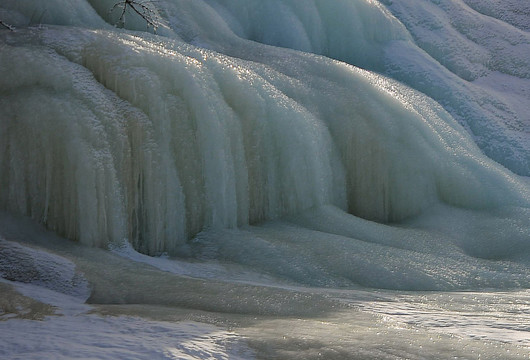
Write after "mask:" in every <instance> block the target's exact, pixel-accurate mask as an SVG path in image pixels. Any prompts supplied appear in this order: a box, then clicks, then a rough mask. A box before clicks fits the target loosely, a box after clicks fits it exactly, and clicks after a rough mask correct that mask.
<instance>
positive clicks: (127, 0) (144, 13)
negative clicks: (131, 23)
mask: <svg viewBox="0 0 530 360" xmlns="http://www.w3.org/2000/svg"><path fill="white" fill-rule="evenodd" d="M146 4H149V5H152V4H153V2H152V1H149V0H147V1H141V0H123V1H120V2H117V3H116V4H114V6H113V7H112V9H110V11H109V12H112V11H114V9H116V8H121V10H122V11H121V15H120V17H119V18H118V22H121V23H122V24H125V13H126V12H127V9H128V8H130V9H131V10H132V11H134V12H135V13H136V14H138V15H139V16H140V17H141V18H142V19H144V20H145V22H146V23H147V27H149V26H151V27H152V28H153V30H154V31H156V29H157V28H158V26H159V19H158V16H157V13H156V11H155V10H154V9H153V8H152V7H150V6H148V5H146Z"/></svg>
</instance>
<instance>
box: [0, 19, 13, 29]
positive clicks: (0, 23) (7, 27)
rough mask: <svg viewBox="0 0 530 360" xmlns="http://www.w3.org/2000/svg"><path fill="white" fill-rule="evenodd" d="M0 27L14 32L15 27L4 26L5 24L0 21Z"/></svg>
mask: <svg viewBox="0 0 530 360" xmlns="http://www.w3.org/2000/svg"><path fill="white" fill-rule="evenodd" d="M0 25H2V26H3V27H5V28H6V29H9V30H11V31H15V27H14V26H13V25H9V24H6V23H5V22H3V21H2V20H0Z"/></svg>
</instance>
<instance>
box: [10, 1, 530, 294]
mask: <svg viewBox="0 0 530 360" xmlns="http://www.w3.org/2000/svg"><path fill="white" fill-rule="evenodd" d="M78 3H79V6H73V5H71V6H70V5H69V6H66V7H63V6H61V4H62V3H61V2H57V3H56V4H57V5H56V6H51V5H50V7H49V8H48V9H47V10H48V11H47V12H46V17H44V16H43V17H42V19H41V21H40V22H41V23H42V22H48V23H49V24H48V25H41V26H38V27H29V28H28V27H26V26H25V25H26V24H28V23H32V22H33V20H32V19H31V16H32V15H31V14H33V13H34V12H38V11H40V9H41V8H40V6H42V4H41V3H38V2H26V1H23V2H20V3H19V2H10V1H8V2H5V3H3V5H2V14H8V16H10V18H11V16H12V19H13V23H14V25H15V26H17V30H16V31H14V32H10V31H7V30H5V31H1V32H0V65H1V66H0V89H1V90H0V91H1V95H2V96H1V97H0V108H1V109H2V111H1V112H0V147H1V148H0V189H1V190H0V206H1V207H2V208H3V209H7V210H9V211H11V212H15V213H21V214H25V215H29V216H31V217H32V218H34V219H36V220H37V221H40V222H42V223H44V224H45V225H46V226H48V227H49V228H50V229H53V230H55V231H56V232H58V233H59V234H61V235H63V236H66V237H68V238H71V239H74V240H79V241H80V242H81V243H83V244H87V245H92V246H101V247H107V246H108V245H109V244H114V245H120V244H122V243H123V241H130V242H131V243H132V245H133V247H134V248H135V249H137V250H139V251H141V252H143V253H147V254H151V255H157V254H161V253H164V252H168V253H170V254H172V255H180V256H186V257H187V256H192V257H195V258H200V259H210V260H211V259H215V260H223V261H227V262H233V263H236V264H239V265H242V266H243V267H247V268H253V269H257V270H258V271H262V272H263V273H266V274H273V275H274V276H278V277H281V278H283V279H287V280H289V281H295V282H297V283H303V284H317V285H322V286H352V285H354V284H362V285H366V286H374V287H385V288H401V289H406V288H409V289H410V288H414V289H444V288H449V289H453V288H468V287H477V286H478V287H479V286H493V287H517V286H527V285H528V268H527V267H525V265H524V264H527V263H528V253H529V247H530V245H529V243H528V239H529V238H530V224H528V208H529V207H530V189H529V183H528V180H527V179H526V178H523V177H520V176H517V175H515V174H513V173H512V172H510V171H509V170H507V169H506V168H504V167H503V166H501V165H499V164H498V163H496V162H495V161H493V160H491V159H490V158H488V157H486V156H484V155H483V154H482V152H481V150H480V149H479V147H477V145H476V144H475V142H474V138H473V137H472V136H471V135H469V133H468V132H467V131H466V130H465V129H464V128H463V127H462V126H461V125H460V124H459V121H457V120H455V118H454V117H453V116H452V115H451V114H450V113H449V112H447V111H446V110H444V108H443V107H442V106H440V105H439V104H438V103H436V102H435V101H434V100H433V99H431V98H429V97H427V96H425V95H423V94H422V93H420V92H418V91H416V90H413V89H411V88H409V87H407V86H405V85H402V84H400V83H398V82H397V81H395V80H392V79H390V78H388V77H385V76H383V75H380V74H376V73H374V72H371V71H368V70H363V69H361V68H359V67H355V66H352V65H349V64H347V63H344V62H339V61H336V60H332V59H330V58H328V57H324V56H319V55H315V54H313V53H311V52H317V53H318V52H321V53H323V54H325V55H329V56H332V57H337V58H340V57H341V56H343V55H341V54H352V55H351V56H352V57H351V59H350V58H348V59H350V60H351V61H350V60H349V61H350V62H352V63H357V64H358V65H363V64H364V65H365V66H366V67H368V68H369V69H375V70H378V71H381V72H384V73H389V74H394V75H395V76H396V77H397V78H398V79H400V78H402V76H401V75H403V76H405V75H407V76H409V75H410V76H411V77H413V78H415V77H417V76H420V75H422V74H424V73H422V72H404V70H403V69H402V68H400V67H399V66H405V64H414V62H408V60H407V59H409V60H410V58H409V57H411V58H412V59H413V60H414V61H417V62H418V63H419V64H420V65H421V66H422V69H430V72H429V74H430V75H432V76H433V77H435V78H436V77H439V78H440V79H443V81H445V83H444V84H447V88H446V89H444V90H443V91H442V92H441V93H444V94H445V93H447V92H449V93H451V92H452V90H451V89H457V90H458V91H459V92H456V93H454V94H452V95H451V96H455V98H458V99H464V103H463V104H464V105H462V106H463V108H465V109H467V110H465V112H466V113H468V114H475V112H474V110H473V109H472V108H469V107H466V106H468V105H469V106H476V103H475V102H474V100H473V99H475V100H476V95H477V94H478V93H477V92H475V91H474V90H470V89H471V88H469V87H468V85H467V83H466V84H464V85H462V84H463V83H462V82H463V81H464V80H463V79H462V78H460V77H458V76H457V75H455V74H453V73H449V71H448V70H447V69H446V68H444V67H441V66H440V64H439V63H436V62H435V61H434V60H433V59H432V58H430V57H429V56H427V55H426V54H425V53H424V52H423V51H422V50H420V49H419V48H417V47H416V45H415V44H414V41H416V40H415V39H414V36H413V35H414V33H412V35H411V34H410V33H409V32H408V31H407V29H406V28H405V26H403V24H401V23H400V22H399V21H398V20H397V18H396V17H393V16H392V15H391V13H390V12H389V11H388V10H387V9H386V8H385V7H383V6H382V5H380V4H379V3H375V2H370V1H360V0H359V1H336V2H318V1H315V2H307V4H308V6H307V7H304V6H301V5H300V4H301V3H299V2H294V1H292V2H289V1H285V2H271V3H270V5H263V3H262V2H254V1H248V2H245V5H244V6H243V4H241V2H237V1H233V2H229V1H226V2H214V1H171V2H160V3H159V4H158V5H157V6H158V7H159V14H160V16H161V24H162V25H161V27H160V28H159V29H158V35H157V34H152V33H151V31H152V29H147V30H149V31H138V30H145V29H141V24H142V22H141V19H138V18H136V19H131V18H129V20H128V21H126V22H125V26H126V27H130V28H131V29H133V30H135V31H132V30H123V29H117V28H114V27H112V26H110V25H109V24H111V23H112V22H113V16H114V15H113V14H110V15H109V14H108V12H105V11H103V10H104V9H107V8H110V7H112V5H111V3H112V1H91V2H90V4H92V5H90V4H89V3H87V2H84V1H81V0H79V1H78ZM32 4H33V5H32ZM37 4H38V5H37ZM54 4H55V3H54ZM260 4H261V5H260ZM297 4H298V5H297ZM304 4H305V3H304ZM238 5H240V6H238ZM273 5H274V6H273ZM309 5H311V6H309ZM32 6H33V8H32ZM91 6H93V7H91ZM388 6H391V5H388ZM403 6H404V5H403ZM68 9H70V10H71V11H74V10H73V9H75V11H78V12H79V13H76V14H77V18H78V19H81V20H82V21H80V22H78V21H77V20H67V19H68V18H69V17H70V16H71V14H72V13H71V12H68V11H67V10H68ZM230 9H232V10H233V11H232V10H230ZM235 9H237V12H235ZM392 10H393V11H396V12H397V10H396V9H395V8H392ZM231 11H232V12H231ZM277 11H278V12H279V13H280V15H281V16H278V17H274V21H273V20H270V21H271V22H268V21H267V20H261V22H255V21H253V20H252V19H253V16H254V17H255V16H256V15H255V14H258V13H262V12H265V13H267V12H271V16H270V18H271V19H272V18H273V16H272V14H273V13H275V12H277ZM436 11H438V10H436ZM440 11H441V10H440ZM339 13H340V14H352V19H357V20H358V21H355V22H354V21H353V20H352V22H351V24H350V25H351V26H350V27H347V28H348V29H349V30H348V31H350V32H349V33H348V32H344V31H343V30H344V29H343V28H342V26H345V25H334V23H333V22H332V19H333V15H335V14H339ZM434 13H436V12H434ZM98 14H99V15H98ZM230 14H231V15H230ZM253 14H254V15H253ZM299 14H305V15H307V16H306V17H303V19H302V20H303V21H302V20H300V24H301V25H300V24H299V25H297V22H296V21H292V20H293V19H295V18H296V17H298V18H299V19H301V18H300V16H299ZM311 14H312V15H311ZM100 15H101V16H103V18H104V19H103V18H101V17H100ZM309 15H311V16H309ZM345 16H346V15H345ZM264 18H265V19H267V17H264ZM315 19H320V20H321V21H322V26H321V27H320V28H318V27H317V28H316V29H317V30H318V29H321V30H318V31H317V30H315V33H314V34H308V32H307V31H305V30H304V31H302V30H303V29H306V28H307V27H308V26H309V25H304V24H312V22H313V21H316V20H315ZM104 20H105V21H107V23H105V22H104ZM243 20H245V21H246V22H244V21H243ZM260 24H261V25H260ZM283 24H290V25H289V26H295V28H294V29H290V28H289V29H287V28H286V29H285V31H282V33H284V34H286V33H288V34H291V37H283V36H280V35H275V34H274V33H272V32H271V30H270V29H272V28H280V29H281V27H279V26H280V25H282V26H283ZM347 24H348V23H347ZM374 24H376V25H374ZM302 25H303V26H302ZM252 26H256V27H257V28H256V29H254V28H252ZM517 31H520V30H516V32H517ZM304 34H305V35H304ZM265 35H267V36H269V35H270V38H268V37H267V36H265ZM317 35H318V36H317ZM315 36H317V37H316V38H315ZM455 36H456V35H455ZM249 39H251V40H258V41H263V42H271V43H274V42H275V41H279V39H281V40H282V41H286V43H281V44H274V45H282V46H287V47H292V48H293V49H296V50H293V49H285V48H279V47H274V46H269V45H264V44H261V43H258V42H256V41H251V40H249ZM329 39H333V41H332V42H330V41H329ZM348 39H355V44H356V45H355V46H353V45H351V46H350V45H348V43H349V42H348V41H346V40H348ZM317 40H318V41H317ZM524 41H525V40H524V36H523V40H521V44H522V45H521V46H522V47H524V46H525V45H524ZM402 46H404V48H406V49H412V50H413V51H412V52H405V51H399V52H397V53H396V54H397V55H399V56H401V59H402V60H400V61H398V62H395V63H392V62H390V63H389V62H388V58H389V57H388V55H389V51H390V50H391V49H396V48H401V47H402ZM299 50H302V51H299ZM327 51H329V52H330V53H327ZM333 52H336V54H337V55H336V56H335V55H333ZM339 55H340V56H339ZM344 56H346V55H344ZM348 59H346V60H348ZM374 59H375V60H377V59H378V60H377V61H372V60H374ZM381 59H382V60H383V61H380V60H381ZM449 59H450V58H449ZM394 65H395V66H397V67H395V68H392V66H394ZM398 65H399V66H398ZM508 65H509V64H508ZM526 65H527V64H526V63H525V62H524V59H523V60H522V63H521V69H519V70H518V71H519V72H518V73H512V74H510V76H511V77H515V78H517V79H520V80H521V81H522V84H526V83H525V81H526V80H525V79H526V78H525V75H524V72H525V71H526V70H525V66H526ZM499 66H500V65H499ZM478 68H479V69H480V67H478ZM392 69H394V70H395V71H394V70H392ZM495 69H497V70H499V71H500V70H501V68H500V67H499V68H495ZM422 71H423V70H422ZM400 74H401V75H400ZM411 81H412V80H411ZM477 81H478V78H477ZM434 83H436V84H437V82H434ZM418 84H419V82H415V81H412V85H414V86H416V85H418ZM429 84H430V85H429ZM432 84H433V83H426V84H425V88H426V89H432V88H433V87H432V86H431V85H432ZM444 86H445V85H444ZM469 86H471V85H469ZM416 87H417V88H420V87H419V86H416ZM420 90H423V88H420ZM436 91H437V90H436ZM477 91H478V90H477ZM426 92H428V91H426ZM441 93H440V94H441ZM459 94H465V95H466V96H465V97H462V96H460V95H459ZM521 94H522V93H521ZM429 95H431V96H433V98H435V100H439V101H441V100H440V98H437V96H435V95H436V94H434V95H433V94H429ZM468 95H469V96H468ZM440 96H442V95H440ZM444 99H446V100H447V98H444ZM448 101H449V103H450V104H457V103H456V102H451V101H452V100H448ZM455 101H456V100H455ZM458 101H460V100H458ZM492 101H497V100H496V99H495V98H493V99H492ZM466 104H467V105H466ZM470 104H471V105H470ZM444 106H446V107H447V105H446V104H444ZM458 106H460V105H458ZM484 106H486V107H488V106H489V105H487V104H486V105H484ZM521 109H523V108H522V107H521ZM484 114H485V113H484V112H482V110H480V111H478V112H476V114H475V115H476V116H477V117H479V118H481V119H482V118H483V115H484ZM475 115H473V116H470V117H469V118H466V121H469V124H468V125H469V127H470V128H471V130H473V129H472V127H473V126H478V127H482V128H484V129H486V130H485V131H486V132H484V133H481V134H486V135H484V136H490V135H491V136H494V137H495V139H496V140H495V139H493V140H492V142H491V144H492V146H494V147H495V152H496V151H499V154H500V153H502V147H503V146H508V148H509V149H511V150H513V151H514V152H516V153H517V154H519V155H521V154H523V155H521V156H522V157H521V156H519V155H517V156H515V155H514V156H515V157H511V155H510V156H508V157H507V159H508V158H510V159H512V158H513V159H515V160H514V161H515V162H514V163H513V164H514V166H515V167H517V166H519V165H521V166H522V167H520V168H517V169H519V170H521V171H520V172H521V173H524V172H525V170H524V166H526V165H527V164H528V162H526V161H525V159H527V158H525V157H524V156H526V155H525V154H527V153H525V152H524V151H526V150H524V149H523V150H521V149H520V148H518V146H519V145H518V144H520V140H521V139H523V140H524V136H526V135H525V133H524V129H523V131H520V132H516V131H515V130H514V132H515V133H516V134H520V135H521V137H520V138H518V137H517V136H513V137H509V140H510V141H509V142H508V143H504V142H502V141H501V140H503V139H504V136H508V135H506V134H507V133H503V132H502V131H501V132H496V131H493V130H494V127H495V126H494V125H491V124H492V123H494V122H492V121H493V120H492V118H491V117H490V115H491V114H490V115H487V114H486V115H487V116H485V117H484V121H485V123H480V122H478V123H476V122H474V120H473V119H474V116H475ZM502 119H503V118H502V117H501V118H496V119H495V121H501V120H502ZM459 120H460V121H462V118H460V119H459ZM484 124H486V125H484ZM505 125H506V124H505V123H503V125H502V126H505ZM506 126H508V125H506ZM487 134H489V135H487ZM475 135H477V133H475ZM475 139H476V137H475ZM496 141H499V142H498V144H501V145H499V146H501V147H496V146H497V145H495V144H497V142H496ZM512 141H513V142H512ZM521 141H522V140H521ZM479 143H480V141H479ZM488 144H489V142H488ZM521 144H526V143H524V142H521ZM525 146H526V145H525ZM520 151H522V152H520ZM506 164H508V163H506ZM451 207H457V208H460V210H454V212H452V210H451V209H452V208H451ZM348 213H350V214H353V215H354V216H359V217H361V218H364V219H368V220H375V221H378V222H383V223H387V222H401V225H400V226H403V227H405V228H407V229H409V230H410V231H408V232H407V231H405V233H403V231H402V229H401V228H400V227H399V226H388V225H379V224H374V223H371V222H369V221H366V220H361V219H359V218H356V217H354V216H352V215H350V214H348ZM454 213H458V214H459V215H460V216H462V218H464V219H465V221H464V223H463V224H462V223H460V218H459V217H458V216H455V215H454ZM323 218H324V219H327V223H328V224H326V223H323V222H322V221H321V220H322V219H323ZM433 219H434V220H433ZM271 220H275V221H273V222H269V223H265V224H263V222H266V221H271ZM404 221H406V222H404ZM262 224H263V225H262ZM329 224H336V225H335V226H334V227H333V228H330V226H329ZM483 224H496V225H498V232H494V236H492V235H491V232H489V231H484V230H483V229H482V227H481V226H482V225H483ZM249 225H257V226H249ZM455 228H458V229H461V231H460V232H458V233H455V232H454V231H453V229H455ZM237 229H240V230H237ZM404 234H405V235H404ZM477 248H478V249H477ZM396 249H398V250H396ZM356 254H362V255H356ZM476 258H480V259H478V260H477V259H476ZM403 259H407V261H405V262H404V261H403ZM483 259H493V260H512V261H515V262H514V263H513V264H512V263H509V264H508V265H506V266H504V264H503V265H502V266H501V265H499V264H497V263H494V262H489V260H483ZM448 264H451V265H448ZM449 268H452V269H458V270H457V271H448V269H449ZM488 274H489V275H488ZM491 274H494V275H491Z"/></svg>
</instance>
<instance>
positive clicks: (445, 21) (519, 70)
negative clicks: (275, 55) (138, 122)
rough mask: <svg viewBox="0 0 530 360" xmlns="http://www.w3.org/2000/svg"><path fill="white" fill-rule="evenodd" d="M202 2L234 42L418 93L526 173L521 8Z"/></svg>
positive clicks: (529, 49)
mask: <svg viewBox="0 0 530 360" xmlns="http://www.w3.org/2000/svg"><path fill="white" fill-rule="evenodd" d="M208 3H209V4H210V5H211V6H212V7H213V8H214V9H216V11H217V12H218V13H219V15H220V16H221V17H222V18H223V19H224V21H226V24H227V25H228V26H229V27H230V28H231V29H232V30H233V31H234V32H235V33H236V34H237V35H238V36H240V37H242V38H245V39H250V40H253V41H258V42H261V43H265V44H270V45H275V46H281V47H287V48H292V49H297V50H302V51H306V52H312V53H316V54H322V55H326V56H329V57H332V58H335V59H339V60H341V61H345V62H348V63H350V64H353V65H356V66H359V67H362V68H365V69H369V70H372V71H377V72H380V73H383V74H385V75H387V76H391V77H393V78H395V79H397V80H399V81H402V82H404V83H406V84H407V85H409V86H411V87H413V88H415V89H417V90H419V91H421V92H423V93H425V94H427V95H428V96H430V97H432V98H434V99H435V100H436V101H438V102H439V103H440V104H441V105H442V106H443V107H444V108H445V109H446V110H447V111H449V112H450V113H451V115H452V116H454V117H455V118H456V119H457V120H458V121H459V122H460V123H461V124H462V125H463V126H464V127H466V128H467V129H468V131H469V132H470V133H471V134H472V135H473V137H474V139H475V140H476V141H477V143H478V145H479V147H480V148H481V149H482V150H483V151H484V152H485V153H486V154H487V155H488V156H490V157H491V158H493V159H494V160H496V161H498V162H500V163H501V164H503V165H504V166H506V167H508V168H509V169H511V170H512V171H514V172H516V173H518V174H521V175H526V176H529V175H530V167H529V166H530V165H529V163H530V162H529V161H528V160H529V159H530V145H529V144H530V138H529V135H528V134H530V130H529V126H530V118H529V116H528V113H529V111H530V110H529V105H528V104H529V103H530V95H529V94H530V79H529V77H528V69H529V68H530V66H529V62H528V61H529V60H528V59H530V34H529V33H528V28H527V27H528V4H527V2H525V1H512V2H480V1H467V2H462V1H460V0H444V1H437V2H434V1H423V0H421V1H416V0H411V1H408V0H403V1H383V0H381V1H379V2H376V1H369V0H356V1H349V0H337V1H325V0H287V1H285V0H284V1H267V2H263V1H259V0H248V1H247V0H239V1H237V0H236V1H225V0H210V1H208ZM466 3H467V4H469V6H471V7H468V6H467V5H466ZM525 15H526V17H525ZM394 16H395V17H394ZM398 19H399V20H398ZM497 19H499V20H497ZM501 20H502V21H501ZM508 94H509V95H508Z"/></svg>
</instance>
